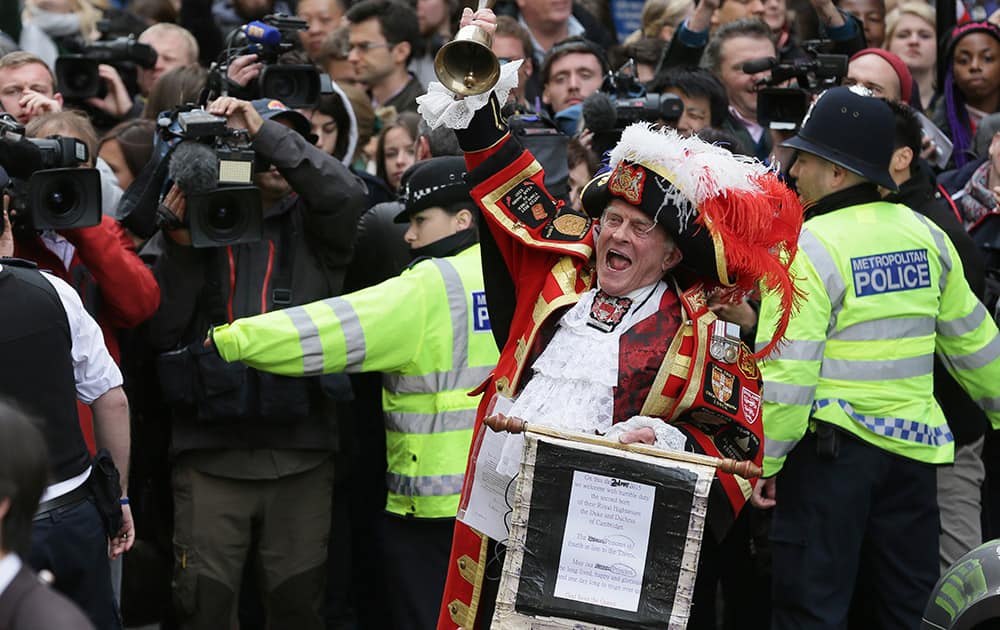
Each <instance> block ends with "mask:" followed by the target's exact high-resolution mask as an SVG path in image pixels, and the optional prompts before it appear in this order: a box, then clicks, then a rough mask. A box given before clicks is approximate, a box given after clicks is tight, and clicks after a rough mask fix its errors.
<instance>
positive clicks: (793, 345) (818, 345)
mask: <svg viewBox="0 0 1000 630" xmlns="http://www.w3.org/2000/svg"><path fill="white" fill-rule="evenodd" d="M825 345H826V341H825V340H824V341H799V340H796V341H792V342H789V343H788V344H787V345H785V346H778V350H777V351H776V352H775V353H774V355H773V356H772V357H771V359H776V360H778V361H785V360H790V361H819V360H820V359H822V358H823V347H824V346H825Z"/></svg>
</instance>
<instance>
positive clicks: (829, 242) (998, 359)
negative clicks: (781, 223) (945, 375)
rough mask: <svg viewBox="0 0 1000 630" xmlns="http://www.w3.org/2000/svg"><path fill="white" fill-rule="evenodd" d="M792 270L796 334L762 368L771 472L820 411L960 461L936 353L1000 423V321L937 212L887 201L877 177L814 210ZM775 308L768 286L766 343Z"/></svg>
mask: <svg viewBox="0 0 1000 630" xmlns="http://www.w3.org/2000/svg"><path fill="white" fill-rule="evenodd" d="M792 270H793V272H794V274H795V276H796V277H797V278H799V280H798V282H797V284H798V286H799V287H800V288H801V289H802V290H803V291H804V292H805V294H806V299H804V300H803V301H802V304H801V305H800V309H799V312H798V313H797V314H796V316H795V317H794V318H793V319H792V320H791V323H790V324H789V326H788V331H787V332H786V334H785V339H786V341H787V344H786V345H785V346H783V347H781V348H780V349H779V350H778V351H777V353H776V354H775V356H773V357H770V358H768V359H767V360H766V361H765V363H764V364H763V366H762V373H763V375H764V392H763V396H764V415H763V418H764V428H765V436H766V440H765V456H764V474H765V476H772V475H774V474H776V473H778V472H779V471H780V470H781V467H782V465H783V463H784V460H785V456H786V455H787V454H788V453H789V452H790V451H791V450H792V449H793V448H795V446H796V445H797V444H798V442H799V440H800V439H801V438H802V437H803V436H804V435H805V433H806V431H807V430H810V428H813V427H814V424H815V421H823V422H827V423H829V424H832V425H835V426H837V427H839V428H840V429H842V430H844V431H847V432H849V433H851V434H852V435H854V436H856V437H857V438H858V439H861V440H863V441H865V442H868V443H870V444H872V445H874V446H876V447H878V448H882V449H884V450H886V451H889V452H891V453H894V454H896V455H900V456H903V457H908V458H911V459H914V460H917V461H921V462H927V463H932V464H945V463H949V462H951V461H952V458H953V452H954V438H953V436H952V433H951V430H950V429H949V427H948V424H947V422H946V420H945V417H944V414H943V413H942V412H941V408H940V407H939V406H938V403H937V402H936V401H935V399H934V384H933V372H934V356H935V353H937V354H938V355H939V356H940V357H941V358H942V361H943V362H944V364H945V366H947V369H948V371H949V372H950V373H951V375H952V376H953V377H954V378H955V380H957V381H958V383H959V384H960V385H961V386H962V387H963V388H964V389H965V391H966V392H968V394H969V396H970V397H971V398H972V399H973V400H975V401H976V403H977V404H978V405H979V406H980V407H981V408H982V409H983V410H984V411H985V412H986V415H987V417H988V418H989V419H990V421H991V422H992V424H993V426H994V427H1000V339H998V337H997V327H996V324H994V322H993V319H992V318H991V317H990V316H989V314H988V313H987V312H986V309H985V307H983V305H982V303H980V302H979V300H978V299H976V296H975V295H974V294H973V293H972V291H971V290H970V289H969V284H968V282H966V280H965V277H964V275H963V269H962V262H961V260H960V259H959V257H958V254H957V253H956V251H955V247H954V245H952V243H951V241H950V240H949V239H948V237H947V235H945V233H944V232H942V231H941V230H940V229H939V228H938V227H937V226H936V225H934V224H933V223H932V222H931V221H930V220H929V219H927V218H926V217H923V216H921V215H919V214H917V213H915V212H913V211H912V210H910V209H909V208H907V207H905V206H901V205H897V204H892V203H887V202H884V201H881V200H880V198H879V195H878V192H877V191H876V190H875V187H874V185H872V184H862V185H859V186H856V187H852V188H850V189H847V190H844V191H840V192H838V193H834V194H833V195H829V196H828V197H826V198H824V199H822V200H821V201H820V203H818V204H817V205H816V206H814V207H813V208H811V209H810V218H808V220H807V221H806V222H805V224H804V226H803V229H802V233H801V235H800V237H799V251H798V254H797V255H796V257H795V260H794V262H793V265H792ZM777 309H778V304H777V300H776V299H773V297H770V296H767V295H765V296H764V299H763V302H762V305H761V325H760V326H759V327H758V335H757V340H758V343H760V342H761V341H762V340H766V339H770V337H769V331H770V330H771V328H772V327H773V322H774V321H775V319H776V317H777Z"/></svg>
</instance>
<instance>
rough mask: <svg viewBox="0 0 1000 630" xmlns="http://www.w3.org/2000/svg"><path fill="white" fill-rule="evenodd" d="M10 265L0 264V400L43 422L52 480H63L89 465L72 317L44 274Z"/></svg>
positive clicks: (9, 263) (6, 261) (6, 263)
mask: <svg viewBox="0 0 1000 630" xmlns="http://www.w3.org/2000/svg"><path fill="white" fill-rule="evenodd" d="M12 263H13V261H9V260H4V261H3V262H2V263H0V398H6V399H8V400H12V401H13V402H14V403H15V404H16V405H18V406H19V407H21V408H22V409H23V410H24V411H26V412H28V413H30V414H32V415H34V416H36V417H38V418H40V419H41V420H43V421H44V424H43V425H42V426H43V427H44V433H45V441H46V443H47V446H48V448H49V464H50V473H51V479H50V481H51V482H52V483H55V482H59V481H65V480H66V479H69V478H71V477H74V476H76V475H79V474H80V473H82V472H83V471H84V470H86V468H87V466H88V464H89V463H90V454H89V452H88V451H87V445H86V443H85V442H84V441H83V433H82V432H81V431H80V419H79V417H78V416H77V412H76V379H75V377H74V375H73V358H72V354H71V351H72V346H73V340H72V338H71V336H70V330H69V320H68V319H67V318H66V309H65V308H63V305H62V301H61V300H60V299H59V294H58V293H56V290H55V289H54V288H53V287H52V285H51V284H49V282H48V281H47V280H46V279H45V278H43V277H42V274H41V273H40V272H38V271H35V270H34V269H28V268H24V267H21V266H15V264H12Z"/></svg>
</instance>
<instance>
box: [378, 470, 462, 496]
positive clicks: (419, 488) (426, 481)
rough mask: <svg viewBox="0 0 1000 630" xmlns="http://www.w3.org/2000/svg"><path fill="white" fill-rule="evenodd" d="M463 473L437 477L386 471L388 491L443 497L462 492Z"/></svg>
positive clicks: (409, 494) (405, 494) (406, 494)
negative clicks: (407, 475) (412, 475)
mask: <svg viewBox="0 0 1000 630" xmlns="http://www.w3.org/2000/svg"><path fill="white" fill-rule="evenodd" d="M464 478H465V475H440V476H437V477H404V476H403V475H397V474H396V473H386V475H385V481H386V485H387V486H388V488H389V492H391V493H393V494H401V495H404V496H407V497H444V496H448V495H449V494H459V493H461V492H462V480H463V479H464Z"/></svg>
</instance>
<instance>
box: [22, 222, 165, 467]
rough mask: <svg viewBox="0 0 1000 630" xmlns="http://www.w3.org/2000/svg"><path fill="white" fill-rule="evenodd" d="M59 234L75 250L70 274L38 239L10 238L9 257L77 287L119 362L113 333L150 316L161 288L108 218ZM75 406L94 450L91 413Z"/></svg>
mask: <svg viewBox="0 0 1000 630" xmlns="http://www.w3.org/2000/svg"><path fill="white" fill-rule="evenodd" d="M60 234H61V235H62V236H63V238H65V239H66V240H67V241H69V242H70V243H72V245H73V247H75V248H76V251H75V252H74V253H73V260H72V261H71V263H70V267H69V270H67V269H66V267H65V265H63V262H62V260H60V258H59V257H58V256H57V255H56V254H54V253H53V252H52V251H51V250H50V249H49V248H47V247H46V246H45V243H44V242H43V241H42V239H41V237H40V236H34V237H31V238H15V240H14V255H15V256H16V257H18V258H23V259H25V260H30V261H32V262H34V263H35V264H37V265H38V268H39V269H42V270H44V271H49V272H51V273H52V274H53V275H55V276H58V277H59V278H61V279H62V280H65V281H66V282H67V283H69V284H70V285H71V286H72V287H73V288H74V289H76V291H77V293H79V294H80V298H81V299H82V300H83V305H84V307H85V308H86V309H87V311H88V312H89V313H90V314H91V315H92V316H94V319H95V320H97V323H98V325H99V326H100V327H101V332H103V333H104V343H105V344H107V346H108V352H110V353H111V357H112V358H113V359H114V360H115V362H116V363H120V362H121V356H120V351H119V348H118V337H117V333H116V330H117V329H119V328H134V327H136V326H138V325H139V324H141V323H142V322H144V321H146V320H147V319H149V318H150V317H152V316H153V313H155V312H156V309H157V308H159V306H160V287H159V285H157V284H156V279H155V278H153V273H152V272H151V271H150V270H149V269H148V268H147V267H146V265H145V264H144V263H143V262H142V260H141V259H140V258H139V256H138V255H136V253H135V246H134V245H133V244H132V241H131V240H130V239H129V237H128V235H126V233H125V230H124V229H122V227H121V226H120V225H118V222H117V221H115V220H114V219H112V218H111V217H109V216H105V217H103V218H102V219H101V223H100V224H99V225H95V226H93V227H87V228H77V229H73V230H62V231H60ZM77 406H78V409H79V412H80V424H81V426H82V428H83V433H84V438H85V439H86V440H87V445H88V446H89V447H90V449H91V451H93V450H94V437H93V428H92V426H91V418H90V409H89V408H88V407H86V406H85V405H82V404H79V405H77Z"/></svg>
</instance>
